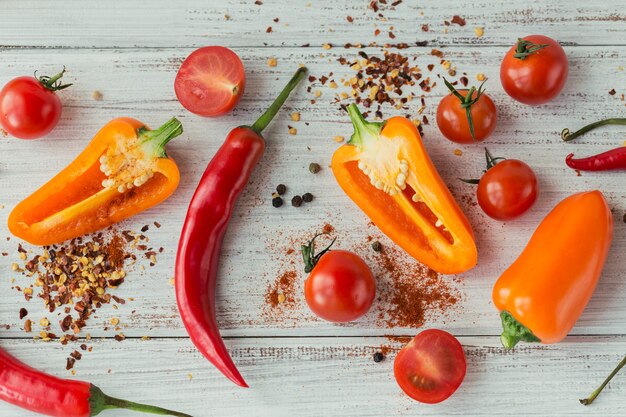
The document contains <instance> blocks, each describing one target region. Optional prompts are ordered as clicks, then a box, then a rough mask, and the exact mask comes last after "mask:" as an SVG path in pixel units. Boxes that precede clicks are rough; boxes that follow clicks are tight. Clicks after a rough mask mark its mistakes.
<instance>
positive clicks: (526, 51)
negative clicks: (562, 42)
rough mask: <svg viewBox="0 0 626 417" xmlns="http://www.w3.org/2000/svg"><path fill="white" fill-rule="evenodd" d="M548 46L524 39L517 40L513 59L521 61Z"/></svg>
mask: <svg viewBox="0 0 626 417" xmlns="http://www.w3.org/2000/svg"><path fill="white" fill-rule="evenodd" d="M548 46H550V45H548V44H536V43H533V42H531V41H528V40H526V39H522V38H518V39H517V44H516V46H515V54H514V55H513V58H517V59H519V60H521V61H523V60H524V59H526V57H527V56H528V55H531V54H534V53H536V52H537V51H540V50H541V49H543V48H546V47H548Z"/></svg>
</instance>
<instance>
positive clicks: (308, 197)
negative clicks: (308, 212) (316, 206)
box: [302, 193, 313, 203]
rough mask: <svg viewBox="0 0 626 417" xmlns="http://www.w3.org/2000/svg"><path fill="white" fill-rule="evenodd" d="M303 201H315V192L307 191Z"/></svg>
mask: <svg viewBox="0 0 626 417" xmlns="http://www.w3.org/2000/svg"><path fill="white" fill-rule="evenodd" d="M302 201H304V202H305V203H310V202H311V201H313V194H311V193H305V194H304V195H302Z"/></svg>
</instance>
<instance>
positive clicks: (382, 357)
mask: <svg viewBox="0 0 626 417" xmlns="http://www.w3.org/2000/svg"><path fill="white" fill-rule="evenodd" d="M383 360H385V355H383V353H382V352H376V353H374V362H382V361H383Z"/></svg>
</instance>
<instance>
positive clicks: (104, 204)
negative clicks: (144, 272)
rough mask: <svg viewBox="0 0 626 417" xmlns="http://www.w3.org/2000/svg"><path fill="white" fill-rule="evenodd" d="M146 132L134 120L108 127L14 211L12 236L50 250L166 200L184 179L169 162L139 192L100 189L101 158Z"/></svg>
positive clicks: (157, 167)
mask: <svg viewBox="0 0 626 417" xmlns="http://www.w3.org/2000/svg"><path fill="white" fill-rule="evenodd" d="M168 123H169V122H168ZM176 123H178V121H176ZM178 125H180V124H179V123H178ZM144 127H145V125H144V124H143V123H141V122H139V121H138V120H134V119H130V118H119V119H115V120H112V121H111V122H109V123H107V124H106V125H105V126H104V127H103V128H102V129H101V130H100V131H99V132H98V133H97V134H96V136H95V137H94V138H93V140H92V141H91V142H90V143H89V145H88V146H87V147H86V148H85V150H84V151H83V152H82V153H81V154H80V155H79V156H78V157H77V158H76V159H75V160H74V161H73V162H71V163H70V164H69V165H68V166H67V167H66V168H65V169H63V170H62V171H61V172H60V173H58V174H57V175H56V176H55V177H54V178H52V179H51V180H50V181H48V183H46V184H45V185H44V186H42V187H41V188H39V189H38V190H37V191H35V192H34V193H33V194H31V195H30V196H29V197H27V198H26V199H25V200H23V201H22V202H20V203H19V204H18V205H17V206H16V207H15V208H14V209H13V211H12V212H11V214H10V215H9V221H8V224H9V230H10V231H11V233H13V234H14V235H15V236H17V237H19V238H21V239H24V240H26V241H27V242H29V243H32V244H35V245H51V244H54V243H59V242H62V241H64V240H67V239H72V238H75V237H78V236H81V235H84V234H86V233H91V232H95V231H97V230H100V229H103V228H105V227H108V226H110V225H112V224H114V223H117V222H119V221H121V220H124V219H126V218H128V217H131V216H133V215H135V214H137V213H139V212H141V211H143V210H146V209H148V208H150V207H152V206H154V205H156V204H159V203H160V202H162V201H163V200H165V199H166V198H168V197H169V196H170V195H171V194H172V193H173V192H174V190H175V189H176V187H177V186H178V183H179V180H180V174H179V171H178V166H177V165H176V163H175V162H174V161H173V160H172V159H169V158H167V157H159V158H157V159H156V161H155V163H154V165H153V166H152V170H153V172H154V175H153V176H152V178H150V179H149V180H148V181H147V182H145V183H144V184H142V185H141V186H139V187H136V188H131V189H129V190H127V191H125V192H123V193H120V192H119V191H118V190H117V189H116V188H105V187H104V186H103V185H102V182H103V181H104V180H105V179H106V178H107V177H106V175H105V174H104V173H103V172H102V171H101V169H100V161H99V159H100V157H101V156H102V155H104V154H105V153H106V152H107V149H109V148H110V147H114V146H116V143H118V142H119V141H133V140H135V141H136V140H137V139H138V131H139V130H140V129H142V128H144ZM181 131H182V130H181ZM155 132H156V131H155ZM178 134H180V133H177V134H175V136H177V135H178ZM171 138H172V137H170V138H169V139H168V140H170V139H171Z"/></svg>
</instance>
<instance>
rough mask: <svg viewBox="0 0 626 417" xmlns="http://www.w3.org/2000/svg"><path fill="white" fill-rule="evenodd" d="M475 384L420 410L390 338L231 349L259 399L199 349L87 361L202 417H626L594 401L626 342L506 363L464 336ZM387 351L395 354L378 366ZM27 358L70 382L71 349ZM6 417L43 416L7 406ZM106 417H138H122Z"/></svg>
mask: <svg viewBox="0 0 626 417" xmlns="http://www.w3.org/2000/svg"><path fill="white" fill-rule="evenodd" d="M460 341H461V343H462V344H463V346H464V350H465V353H466V356H467V376H466V379H465V382H464V384H463V385H462V386H461V387H460V388H459V391H458V393H457V394H456V395H454V396H452V397H451V398H450V399H449V400H448V401H446V402H444V403H441V404H438V405H435V406H433V405H425V404H419V403H416V402H414V401H412V400H410V399H409V398H408V397H407V396H405V395H404V394H402V393H401V392H400V389H399V388H398V387H397V386H396V383H395V381H394V379H393V372H392V368H393V358H394V356H395V350H396V349H398V348H399V347H400V346H401V344H399V343H396V342H389V340H387V339H386V338H382V337H359V338H345V337H339V338H323V337H321V338H320V337H318V338H313V339H309V338H278V339H274V338H263V339H248V338H241V339H239V338H238V339H230V340H227V345H228V347H229V349H230V352H231V353H232V355H233V358H234V360H235V362H236V363H237V366H238V367H239V369H240V371H241V372H242V374H243V375H244V376H245V377H246V380H247V381H248V383H249V384H250V386H251V387H252V388H250V389H248V390H244V389H235V388H234V387H233V386H232V384H231V383H230V382H229V381H227V380H226V379H225V378H224V377H223V376H222V375H220V374H219V373H218V372H217V371H216V370H215V369H213V368H212V367H211V366H210V365H209V364H208V363H207V362H206V361H205V360H204V359H203V358H202V356H201V355H200V354H199V353H198V352H197V351H196V350H195V348H194V347H193V345H192V344H191V343H190V342H189V340H188V339H177V338H174V339H159V340H150V341H140V340H128V339H127V340H125V341H124V342H121V343H119V342H115V341H112V340H110V339H109V340H98V341H95V342H93V343H92V345H93V351H92V352H90V353H85V354H84V356H83V359H82V360H81V361H80V362H77V365H76V369H77V375H76V376H75V378H81V379H85V380H89V381H92V382H93V383H94V384H95V385H97V386H99V387H100V388H102V389H103V390H104V391H105V392H107V393H109V394H110V395H114V396H124V397H127V398H130V399H133V400H136V401H142V402H151V403H155V404H157V405H161V406H167V407H170V408H174V409H176V410H179V411H183V412H187V413H190V414H192V415H194V416H199V417H200V416H202V417H204V416H214V415H223V416H233V417H235V416H248V415H251V414H252V415H255V416H279V417H283V416H284V417H288V416H293V415H297V416H303V417H306V416H311V417H313V416H320V415H341V416H368V417H380V416H405V415H406V416H415V415H420V416H442V415H450V416H471V417H474V416H476V417H477V416H503V415H516V416H537V417H539V416H541V417H544V416H546V415H551V416H553V415H569V416H577V415H585V416H603V417H607V416H623V415H624V413H626V405H625V404H624V401H623V400H621V398H620V397H622V393H623V390H624V387H625V385H626V383H625V382H624V380H623V379H621V380H619V379H618V380H616V381H615V382H614V383H613V384H612V385H611V386H609V387H608V389H607V391H606V392H604V393H603V395H602V397H600V398H598V400H597V402H595V403H594V404H593V405H592V406H589V407H584V406H582V405H580V404H579V403H578V399H579V398H581V397H583V398H584V397H586V396H587V395H589V393H590V392H591V391H592V390H593V389H594V388H595V387H594V386H595V384H597V383H599V382H600V381H602V379H603V378H604V377H605V374H606V373H608V372H610V370H611V369H613V366H614V364H615V363H616V362H618V361H619V360H620V359H621V357H622V355H623V353H624V350H626V338H624V337H610V338H600V337H579V338H572V339H571V340H569V341H568V342H565V343H561V344H559V345H558V346H544V347H530V346H526V347H523V348H519V349H516V350H515V351H514V352H509V353H504V352H503V351H502V349H501V347H500V346H498V341H497V339H494V338H484V337H461V338H460ZM381 345H383V346H385V347H387V348H389V349H390V350H391V352H390V353H389V355H388V356H387V358H386V359H385V361H383V362H381V363H375V362H374V361H373V360H372V355H373V354H374V352H376V351H377V350H379V349H380V347H381ZM3 347H5V348H6V349H8V350H9V351H10V352H11V353H13V354H15V355H16V356H18V357H19V358H20V359H23V360H25V361H26V362H28V363H30V364H32V365H33V366H36V367H38V368H42V369H46V370H48V371H50V372H54V373H55V374H58V375H68V374H69V373H68V372H67V371H65V369H64V367H63V363H64V358H65V356H66V355H67V350H68V349H64V348H62V347H60V346H58V345H56V344H48V345H46V346H45V355H43V354H42V353H43V350H42V348H41V345H40V344H39V343H35V342H33V341H24V340H7V341H4V342H3ZM0 415H3V416H5V415H6V416H8V415H10V416H12V417H27V416H31V415H32V414H30V413H27V412H24V411H22V410H19V409H17V408H15V407H12V406H9V405H6V404H0ZM102 415H103V416H106V415H110V416H116V417H117V416H120V417H122V416H123V417H126V416H128V417H130V416H134V415H137V414H131V413H126V412H121V411H109V412H108V413H107V414H104V413H103V414H102Z"/></svg>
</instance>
